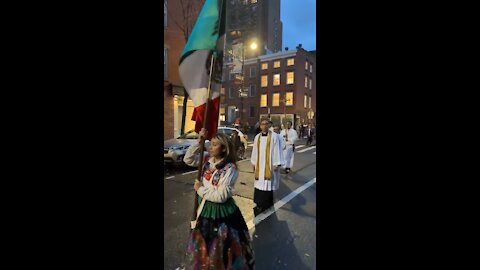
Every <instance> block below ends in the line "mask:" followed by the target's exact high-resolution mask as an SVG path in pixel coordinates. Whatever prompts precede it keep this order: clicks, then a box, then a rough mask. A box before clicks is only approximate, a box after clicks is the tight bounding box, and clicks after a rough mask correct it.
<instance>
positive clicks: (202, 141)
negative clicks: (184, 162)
mask: <svg viewBox="0 0 480 270" xmlns="http://www.w3.org/2000/svg"><path fill="white" fill-rule="evenodd" d="M216 54H217V53H216V51H214V52H213V54H212V60H211V61H210V76H209V78H208V88H207V102H206V103H205V114H204V116H203V128H206V127H207V116H208V107H209V103H210V101H211V96H210V95H211V92H212V91H211V85H212V76H213V66H214V63H215V61H214V60H215V58H216ZM210 132H211V131H210ZM204 151H205V137H203V136H201V137H200V162H199V163H198V175H197V179H198V181H200V182H201V181H202V175H203V171H202V170H203V152H204ZM197 208H198V193H197V191H195V199H194V202H193V213H192V218H191V221H195V220H196V219H197ZM192 229H193V228H192Z"/></svg>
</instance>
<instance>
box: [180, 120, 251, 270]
mask: <svg viewBox="0 0 480 270" xmlns="http://www.w3.org/2000/svg"><path fill="white" fill-rule="evenodd" d="M206 133H207V131H206V129H204V128H202V130H201V131H200V132H199V135H200V138H202V137H206V135H207V134H206ZM200 141H201V139H200V140H199V142H195V143H193V144H192V145H191V146H190V147H189V148H188V150H187V153H186V154H185V157H184V161H185V163H186V164H187V165H190V166H194V167H196V166H198V164H199V163H200V160H199V159H200V154H199V150H200ZM208 152H209V155H207V156H206V159H205V163H204V166H203V175H202V179H201V181H198V180H195V184H194V189H195V191H196V192H197V194H198V196H199V200H202V203H200V207H199V209H198V214H199V216H198V219H197V221H196V225H195V228H194V229H193V231H192V234H191V236H190V240H189V243H188V247H187V255H188V260H189V262H188V264H189V265H188V267H187V269H253V266H254V256H253V249H252V245H251V239H250V235H249V233H248V228H247V224H246V223H245V220H244V218H243V216H242V213H241V212H240V209H239V208H238V206H237V205H236V204H235V201H234V200H233V198H232V196H233V187H234V185H235V182H236V181H237V178H238V170H237V166H236V164H235V162H236V151H235V149H234V146H233V142H232V141H231V140H230V138H229V137H228V136H227V135H226V134H217V135H215V136H213V138H212V139H211V141H210V147H209V150H208Z"/></svg>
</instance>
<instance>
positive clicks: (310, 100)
mask: <svg viewBox="0 0 480 270" xmlns="http://www.w3.org/2000/svg"><path fill="white" fill-rule="evenodd" d="M308 108H312V97H308Z"/></svg>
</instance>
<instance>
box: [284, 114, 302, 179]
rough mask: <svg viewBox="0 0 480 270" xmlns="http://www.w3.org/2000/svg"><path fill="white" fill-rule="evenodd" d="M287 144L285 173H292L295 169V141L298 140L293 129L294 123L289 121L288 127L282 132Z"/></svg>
mask: <svg viewBox="0 0 480 270" xmlns="http://www.w3.org/2000/svg"><path fill="white" fill-rule="evenodd" d="M280 135H281V136H282V138H283V141H284V143H285V150H283V156H284V158H285V165H284V166H283V167H284V168H285V173H290V171H291V169H292V167H293V159H294V154H295V141H296V140H297V139H298V135H297V132H296V131H295V129H293V128H292V122H291V121H287V126H286V128H285V129H284V130H282V131H281V132H280Z"/></svg>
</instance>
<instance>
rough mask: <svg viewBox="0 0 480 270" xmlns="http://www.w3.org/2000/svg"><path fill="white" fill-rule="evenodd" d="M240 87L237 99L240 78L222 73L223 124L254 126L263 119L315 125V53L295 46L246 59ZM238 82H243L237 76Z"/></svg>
mask: <svg viewBox="0 0 480 270" xmlns="http://www.w3.org/2000/svg"><path fill="white" fill-rule="evenodd" d="M244 71H245V72H244V74H245V77H244V78H243V79H244V81H243V86H244V88H246V89H247V91H245V94H244V95H243V97H239V95H240V93H239V84H240V83H241V80H239V76H238V75H237V74H232V73H231V72H229V70H228V69H226V70H225V71H224V81H225V83H224V86H223V88H222V92H221V93H222V95H221V105H220V120H221V124H223V125H230V124H233V123H235V122H238V121H240V122H241V125H244V124H246V123H248V125H249V126H253V125H255V124H256V123H257V122H258V121H259V120H260V119H262V118H270V119H271V120H272V121H273V122H274V123H278V124H283V123H284V120H285V119H286V120H291V121H292V122H293V123H294V125H295V126H298V125H300V124H308V123H315V118H316V102H315V100H316V92H317V83H316V76H315V75H316V52H315V51H313V52H308V51H306V50H304V49H303V48H301V45H299V46H297V48H296V49H295V50H290V51H288V50H287V51H284V52H278V53H273V54H267V55H260V56H258V57H255V58H249V59H246V60H245V66H244ZM240 79H242V78H241V77H240Z"/></svg>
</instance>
